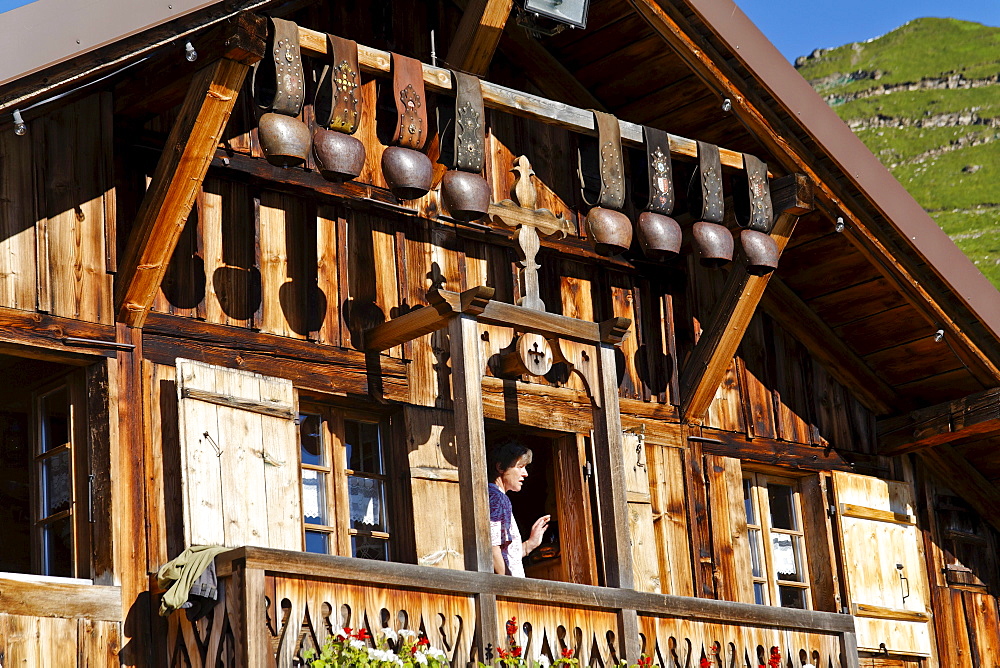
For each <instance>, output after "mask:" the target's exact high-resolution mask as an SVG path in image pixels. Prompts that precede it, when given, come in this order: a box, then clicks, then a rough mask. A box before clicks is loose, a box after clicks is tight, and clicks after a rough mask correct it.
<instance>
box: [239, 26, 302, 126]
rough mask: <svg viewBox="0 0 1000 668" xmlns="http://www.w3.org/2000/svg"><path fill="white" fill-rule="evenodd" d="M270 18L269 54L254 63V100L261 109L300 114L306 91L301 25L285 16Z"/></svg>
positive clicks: (290, 114) (289, 114)
mask: <svg viewBox="0 0 1000 668" xmlns="http://www.w3.org/2000/svg"><path fill="white" fill-rule="evenodd" d="M270 21H271V31H270V33H269V38H270V42H269V46H270V49H269V53H270V57H268V56H267V55H265V56H264V58H263V59H262V60H261V61H260V62H258V63H257V64H256V65H255V66H254V71H253V82H252V89H253V97H254V101H255V102H256V103H257V106H258V107H260V108H261V109H264V110H267V111H273V112H275V113H278V114H285V115H287V116H298V115H299V112H300V111H302V102H303V99H304V95H305V86H304V83H305V78H304V76H303V73H302V54H301V53H300V51H299V27H298V26H297V25H295V24H294V23H292V22H291V21H285V20H283V19H274V18H272V19H270Z"/></svg>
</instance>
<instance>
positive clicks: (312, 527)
mask: <svg viewBox="0 0 1000 668" xmlns="http://www.w3.org/2000/svg"><path fill="white" fill-rule="evenodd" d="M298 413H299V420H298V428H299V470H300V472H301V471H316V472H317V474H319V475H324V476H326V478H325V484H324V486H323V496H325V501H326V506H325V507H326V518H327V524H314V523H310V522H307V521H306V520H305V517H306V515H305V505H304V503H303V505H302V507H303V522H302V531H303V549H306V542H305V538H306V534H307V532H317V533H323V534H325V535H326V548H327V552H326V554H330V555H339V556H348V557H354V549H353V546H352V542H353V539H354V538H355V537H357V536H363V537H371V538H375V539H378V540H383V541H385V543H386V560H387V561H393V560H394V559H395V558H396V557H397V554H396V553H397V551H398V545H397V542H398V541H397V538H398V536H397V535H396V533H395V531H394V529H393V527H394V519H395V518H394V515H393V508H395V503H394V499H393V498H392V497H393V494H392V485H391V484H390V483H391V482H392V472H391V470H390V469H391V466H390V460H391V457H390V456H389V454H390V453H389V450H390V443H389V440H390V439H391V438H392V429H391V425H390V422H389V420H388V419H387V418H386V417H385V416H382V415H379V414H377V413H369V412H365V411H362V410H357V409H351V408H343V407H340V406H335V405H332V404H327V403H323V402H321V401H317V400H315V399H311V398H310V399H306V398H300V400H299V410H298ZM310 415H311V416H318V417H319V422H320V426H319V440H320V443H321V449H322V452H323V454H324V456H325V458H326V459H325V463H324V464H307V463H304V462H303V461H302V458H301V457H302V447H303V446H302V431H301V430H302V424H303V422H304V420H303V418H304V417H305V416H310ZM349 421H351V422H359V423H364V424H374V425H376V426H377V429H378V440H379V457H380V462H381V469H382V471H381V473H372V472H368V471H354V470H353V469H351V468H350V467H349V462H348V461H347V443H346V434H347V427H346V423H347V422H349ZM351 477H358V478H365V479H374V480H378V481H379V482H380V483H381V489H382V497H381V506H382V507H381V509H380V510H381V513H380V514H381V518H382V520H383V522H384V528H385V529H386V531H365V530H362V529H356V528H353V527H352V526H351V518H350V498H349V493H348V490H349V484H350V482H349V481H350V478H351ZM299 479H300V484H299V493H300V499H302V500H304V486H303V485H302V476H301V473H300V476H299Z"/></svg>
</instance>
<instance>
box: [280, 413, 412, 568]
mask: <svg viewBox="0 0 1000 668" xmlns="http://www.w3.org/2000/svg"><path fill="white" fill-rule="evenodd" d="M385 431H386V429H385V425H384V424H383V423H382V422H380V421H378V420H376V419H371V418H368V417H365V416H360V415H355V414H352V413H348V412H345V411H341V410H339V409H335V408H332V407H329V406H322V405H316V404H303V405H302V410H301V411H300V416H299V442H300V445H301V451H302V514H303V520H304V523H305V548H306V551H307V552H316V553H319V554H340V555H350V556H354V557H360V558H363V559H379V560H383V561H387V560H389V559H390V558H391V556H392V540H391V535H390V533H389V521H388V517H389V515H388V512H387V502H388V499H387V489H386V487H387V486H386V482H387V475H386V458H385V447H384V442H383V438H384V437H383V434H384V432H385Z"/></svg>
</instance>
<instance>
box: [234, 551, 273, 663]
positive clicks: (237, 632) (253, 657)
mask: <svg viewBox="0 0 1000 668" xmlns="http://www.w3.org/2000/svg"><path fill="white" fill-rule="evenodd" d="M233 566H234V569H233V575H232V577H231V578H230V580H229V586H228V588H227V592H226V593H227V596H230V597H232V598H233V601H234V603H235V607H236V609H237V610H238V611H239V613H238V617H239V622H238V624H237V626H238V628H235V629H233V635H234V636H235V637H236V638H237V639H240V636H242V639H241V641H240V642H237V654H236V665H237V666H238V667H239V668H254V666H266V665H268V664H269V663H271V664H273V662H274V657H273V656H270V657H269V656H268V654H269V653H270V651H271V650H270V647H269V646H268V642H267V621H266V619H265V618H264V571H263V570H262V569H259V568H247V567H246V564H245V563H244V562H242V561H240V562H235V563H234V564H233Z"/></svg>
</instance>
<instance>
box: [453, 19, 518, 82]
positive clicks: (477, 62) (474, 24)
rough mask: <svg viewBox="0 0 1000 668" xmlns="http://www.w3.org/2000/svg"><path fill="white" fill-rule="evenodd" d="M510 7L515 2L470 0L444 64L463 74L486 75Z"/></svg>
mask: <svg viewBox="0 0 1000 668" xmlns="http://www.w3.org/2000/svg"><path fill="white" fill-rule="evenodd" d="M513 7H514V0H470V2H469V4H468V5H467V6H466V8H465V13H463V14H462V20H461V22H460V23H459V24H458V28H456V29H455V39H454V41H453V42H452V43H451V48H449V49H448V57H447V58H445V61H446V62H447V63H448V64H449V65H450V66H451V67H454V68H455V69H458V70H462V71H463V72H469V73H471V74H476V75H479V76H482V75H483V74H486V70H487V69H488V68H489V66H490V61H491V60H493V52H494V51H496V49H497V44H499V43H500V35H502V34H503V27H504V25H505V24H506V23H507V18H508V17H509V16H510V10H511V9H512V8H513Z"/></svg>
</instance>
